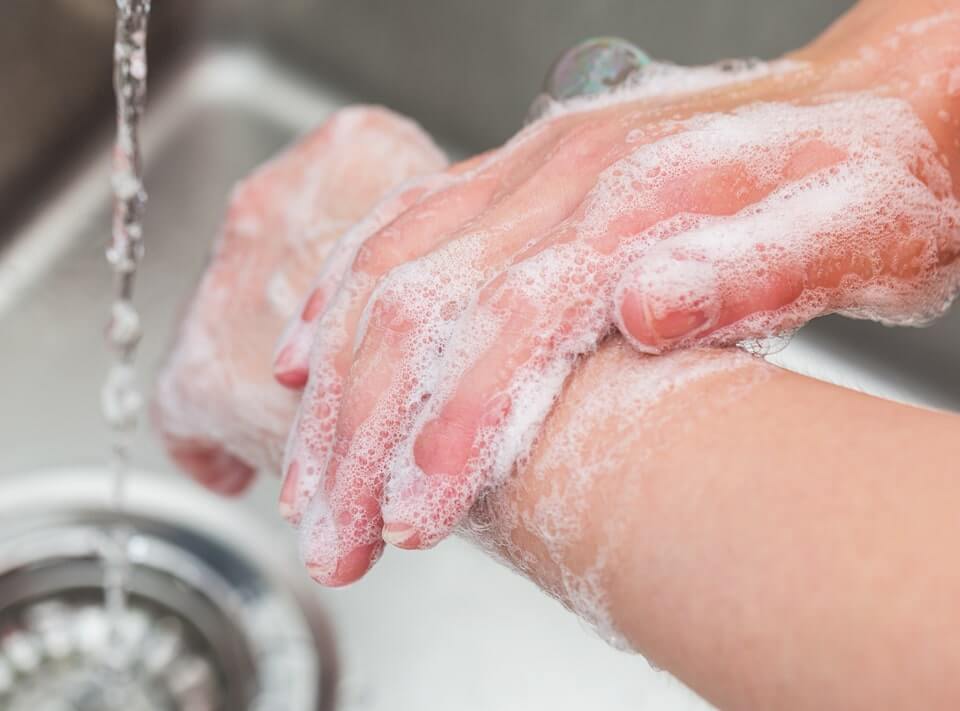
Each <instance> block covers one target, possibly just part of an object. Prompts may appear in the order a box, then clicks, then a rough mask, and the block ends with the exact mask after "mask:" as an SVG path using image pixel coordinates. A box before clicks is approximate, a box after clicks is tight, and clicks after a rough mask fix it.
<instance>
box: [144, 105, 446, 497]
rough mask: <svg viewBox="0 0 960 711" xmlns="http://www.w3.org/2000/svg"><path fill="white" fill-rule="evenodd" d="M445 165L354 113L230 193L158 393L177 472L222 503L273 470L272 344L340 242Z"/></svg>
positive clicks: (396, 127)
mask: <svg viewBox="0 0 960 711" xmlns="http://www.w3.org/2000/svg"><path fill="white" fill-rule="evenodd" d="M445 164H446V160H445V158H444V156H443V155H442V153H441V152H440V151H439V150H438V149H437V148H436V146H435V145H434V144H433V142H432V141H431V140H430V138H429V137H428V136H427V135H426V134H425V133H423V131H422V130H420V128H419V127H418V126H416V125H415V124H414V123H412V122H411V121H409V120H407V119H405V118H402V117H400V116H398V115H396V114H393V113H391V112H389V111H386V110H383V109H379V108H373V107H351V108H347V109H344V110H341V111H339V112H337V113H336V114H334V115H333V116H332V117H331V118H330V119H329V120H328V121H327V122H326V123H324V124H323V125H322V126H321V127H320V128H319V129H317V130H316V131H313V132H312V133H310V134H309V135H308V136H306V137H305V138H304V139H302V140H301V141H299V142H298V143H297V144H295V145H294V146H292V147H291V148H290V149H288V150H287V151H285V152H284V153H282V154H281V155H280V156H278V157H276V158H274V159H272V160H271V161H269V162H268V163H267V164H265V165H263V166H261V167H260V168H259V169H258V170H256V171H255V172H254V174H253V175H251V176H250V177H249V178H247V179H246V180H244V181H243V182H242V183H241V184H240V185H239V186H238V187H237V188H236V189H235V190H234V193H233V196H232V198H231V202H230V206H229V209H228V213H227V217H226V221H225V225H224V228H223V231H222V233H221V235H220V237H219V238H218V240H217V242H216V244H215V248H214V255H213V259H212V263H211V266H210V267H209V269H208V270H207V272H206V273H205V274H204V277H203V279H202V281H201V284H200V286H199V287H198V290H197V292H196V294H195V295H194V297H193V300H192V304H191V306H190V308H189V310H188V312H187V315H186V318H185V319H184V321H183V323H182V325H181V329H180V333H179V334H178V339H177V342H176V345H175V347H174V349H173V351H172V353H171V355H170V357H169V359H168V362H167V364H166V367H165V369H164V371H163V373H162V374H161V376H160V379H159V382H158V386H157V394H156V414H157V419H158V424H159V425H160V428H161V430H162V431H163V433H164V436H165V438H166V440H167V444H168V447H169V449H170V451H171V454H172V455H173V456H174V458H175V459H176V460H177V462H178V463H179V464H180V465H181V466H183V467H184V468H185V469H187V470H188V471H190V473H191V474H192V475H194V476H195V477H197V478H198V479H200V480H201V481H202V482H203V483H205V484H207V485H208V486H210V487H212V488H216V489H218V490H220V491H222V492H224V493H235V492H236V491H238V490H239V489H241V488H242V487H243V486H245V485H246V483H248V482H249V481H250V478H251V476H252V474H253V472H254V471H255V470H260V469H263V470H268V471H278V470H279V466H280V461H281V458H282V447H283V442H284V441H285V437H286V433H287V431H288V429H289V427H290V423H291V421H292V419H293V417H294V414H295V412H296V405H297V396H296V394H295V393H293V392H291V391H289V390H287V389H285V388H283V387H281V386H279V385H278V384H277V383H275V382H274V381H273V379H272V378H271V372H270V364H271V358H272V350H271V349H272V344H273V342H274V340H275V339H276V338H277V337H278V336H279V334H280V333H281V331H282V329H283V325H284V323H285V322H286V320H287V319H288V318H290V317H291V316H293V315H294V313H296V309H297V307H298V306H299V303H300V299H301V298H302V295H303V293H304V291H305V290H306V287H307V285H308V284H309V283H310V280H311V279H312V278H313V277H314V275H315V274H316V269H317V267H318V266H319V265H320V264H322V263H323V262H324V260H325V258H327V257H328V255H329V256H330V259H331V260H335V259H336V250H335V249H334V250H333V252H331V250H332V249H333V245H334V242H335V240H336V239H337V238H338V237H339V235H340V234H341V233H343V232H344V231H345V230H347V228H348V227H349V226H350V225H351V224H353V223H354V222H355V221H356V220H357V219H358V218H360V217H362V216H363V215H364V214H366V213H367V212H368V211H369V210H370V208H371V207H372V206H374V205H375V204H376V202H377V201H378V200H380V199H381V198H384V196H385V195H387V194H389V192H390V191H391V190H393V189H394V188H395V186H396V185H397V184H399V183H401V182H402V181H404V180H407V179H410V178H412V177H413V176H417V175H422V174H429V173H432V172H434V171H436V170H440V169H442V168H443V167H444V165H445ZM375 212H376V210H375Z"/></svg>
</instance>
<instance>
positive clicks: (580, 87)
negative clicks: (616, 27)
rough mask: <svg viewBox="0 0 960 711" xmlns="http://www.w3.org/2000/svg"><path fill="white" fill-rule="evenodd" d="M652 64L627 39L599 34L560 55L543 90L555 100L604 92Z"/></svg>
mask: <svg viewBox="0 0 960 711" xmlns="http://www.w3.org/2000/svg"><path fill="white" fill-rule="evenodd" d="M649 63H650V57H648V56H647V55H646V54H645V53H644V52H643V51H642V50H640V49H639V48H637V47H635V46H634V45H632V44H631V43H630V42H627V41H626V40H623V39H618V38H616V37H595V38H593V39H588V40H586V41H585V42H581V43H580V44H578V45H576V46H575V47H572V48H571V49H568V50H567V51H566V52H564V53H563V54H562V55H560V58H559V59H557V61H556V62H554V64H553V66H552V67H551V68H550V71H549V72H548V73H547V79H546V81H545V82H544V84H543V91H544V93H546V94H548V95H549V96H550V97H551V98H552V99H554V100H555V101H564V100H566V99H572V98H574V97H578V96H590V95H592V94H602V93H604V92H606V91H609V90H610V89H613V88H615V87H617V86H620V85H621V84H623V82H624V81H626V80H627V79H628V78H629V77H630V76H631V75H633V74H634V73H635V72H636V71H637V70H639V69H641V68H642V67H644V66H646V65H647V64H649Z"/></svg>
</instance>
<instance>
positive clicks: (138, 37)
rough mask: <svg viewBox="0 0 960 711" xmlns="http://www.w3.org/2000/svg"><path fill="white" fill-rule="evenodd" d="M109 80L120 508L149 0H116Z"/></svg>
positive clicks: (123, 558) (115, 547) (134, 326)
mask: <svg viewBox="0 0 960 711" xmlns="http://www.w3.org/2000/svg"><path fill="white" fill-rule="evenodd" d="M116 4H117V21H116V38H115V43H114V73H113V85H114V92H115V93H116V102H117V136H116V145H115V147H114V152H113V175H112V187H113V195H114V207H113V228H112V237H111V241H110V246H109V248H108V249H107V261H108V263H109V265H110V268H111V270H112V272H113V281H114V285H113V302H112V304H111V309H110V322H109V326H108V329H107V346H108V348H109V351H110V353H111V356H110V357H111V359H112V360H111V363H110V367H109V371H108V374H107V378H106V382H105V383H104V385H103V390H102V395H101V407H102V410H103V415H104V418H105V419H106V421H107V424H108V425H109V427H110V433H111V441H110V453H109V457H110V469H111V471H112V473H113V495H112V499H113V501H112V503H113V506H114V508H115V510H116V511H117V512H122V511H123V501H124V490H125V487H126V483H127V478H128V476H129V468H130V446H131V439H132V436H133V434H134V433H135V431H136V428H137V424H138V421H139V413H140V409H141V404H142V396H141V393H140V391H139V389H138V387H137V384H136V369H135V367H134V362H135V356H136V349H137V344H138V343H139V341H140V336H141V327H140V316H139V314H138V313H137V310H136V308H135V307H134V305H133V288H134V281H135V277H136V273H137V265H138V264H139V262H140V259H141V257H142V256H143V222H142V221H143V212H144V207H145V206H146V201H147V193H146V190H145V189H144V186H143V159H142V156H141V151H140V135H139V129H140V120H141V118H142V116H143V112H144V107H145V103H146V97H147V54H146V45H147V22H148V20H149V16H150V0H116ZM128 539H129V532H128V530H127V529H126V528H125V527H124V526H122V525H120V526H117V527H116V528H114V529H113V530H112V531H111V533H110V535H109V536H108V537H107V540H104V541H103V544H102V548H101V556H102V557H103V564H104V604H105V606H106V609H107V612H108V617H109V619H110V620H111V627H112V634H113V638H114V639H113V640H112V641H113V642H114V644H112V645H111V647H112V650H113V655H112V656H113V658H112V659H111V660H109V661H110V664H111V666H112V667H115V668H116V669H118V670H120V671H122V670H123V668H124V666H125V657H126V654H125V650H124V645H123V644H122V641H123V640H122V634H121V623H122V620H123V617H124V614H125V611H126V607H127V600H126V598H127V577H128V570H129V561H128V558H127V543H128Z"/></svg>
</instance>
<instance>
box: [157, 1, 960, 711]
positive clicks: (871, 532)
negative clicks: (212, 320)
mask: <svg viewBox="0 0 960 711" xmlns="http://www.w3.org/2000/svg"><path fill="white" fill-rule="evenodd" d="M878 6H879V3H875V4H865V5H864V6H863V7H862V8H861V10H860V11H859V14H855V15H853V16H851V18H849V19H848V20H847V21H846V23H845V25H842V26H841V28H842V27H846V28H847V30H846V31H849V32H852V34H854V35H856V36H861V35H862V33H863V31H865V30H864V29H863V28H860V30H859V32H853V31H852V30H851V29H850V28H853V27H855V26H856V25H857V23H863V24H864V27H866V28H872V27H876V26H878V25H877V24H875V23H879V22H880V21H879V20H877V19H876V18H875V17H872V16H870V15H872V14H873V13H879V14H880V15H883V12H881V11H880V10H879V9H878ZM913 7H914V8H916V7H917V6H916V5H914V6H913ZM868 11H869V12H868ZM888 12H891V13H892V12H899V10H896V11H894V10H890V11H888ZM887 19H888V20H889V19H890V18H889V17H888V18H887ZM901 19H902V18H899V17H898V18H897V21H898V22H899V21H900V20H901ZM878 31H879V30H878ZM843 32H844V30H842V29H841V30H835V31H834V32H833V33H832V34H828V35H827V38H826V39H824V40H823V44H822V45H821V46H820V51H822V52H824V55H823V56H825V57H826V56H828V53H833V52H838V51H839V50H838V49H837V47H838V46H844V44H845V42H848V41H849V40H844V41H841V40H840V39H838V37H842V35H843ZM808 51H812V50H808ZM830 56H833V55H830ZM834 59H835V57H834ZM824 61H826V60H824ZM831 61H833V59H831ZM823 81H827V79H823ZM944 101H946V100H944ZM940 106H941V104H938V103H936V101H933V102H932V103H931V104H930V108H929V110H930V111H934V110H935V111H939V110H940V108H939V107H940ZM934 118H935V117H930V124H931V129H932V130H933V129H937V128H938V126H939V129H938V130H939V135H938V139H937V140H938V141H942V142H945V143H944V150H945V152H947V151H949V149H950V145H949V143H950V140H951V139H950V138H949V137H948V135H947V133H945V129H944V128H943V127H942V126H940V124H937V123H936V121H934ZM940 123H941V124H942V122H940ZM951 155H953V154H952V153H951ZM951 165H957V162H956V161H951ZM458 170H460V171H466V170H469V167H463V166H460V167H458V168H455V169H453V171H452V173H456V171H458ZM481 183H482V181H480V182H479V183H478V184H481ZM478 190H479V188H478ZM468 192H469V191H468ZM448 197H449V196H448ZM461 197H464V200H462V201H460V206H461V207H462V208H463V209H464V210H466V209H467V207H469V205H468V203H469V202H470V200H469V199H467V198H468V197H469V196H461ZM455 202H456V201H455ZM881 237H882V236H881ZM894 248H895V247H894ZM245 254H246V258H247V259H251V258H252V257H251V254H250V252H249V251H248V252H246V253H245ZM394 256H395V255H394ZM238 258H239V256H238ZM377 258H379V257H378V256H377V253H376V252H371V253H370V254H368V255H367V256H366V257H364V259H377ZM895 263H898V262H896V260H891V262H890V264H891V265H894V264H895ZM841 268H842V267H841ZM314 269H316V266H314ZM817 273H818V274H820V273H823V270H817ZM904 276H906V277H915V276H917V275H915V274H905V275H904ZM833 278H836V277H835V275H834V276H833ZM236 288H238V289H242V288H243V285H237V286H236ZM761 296H762V295H761ZM308 303H309V302H308ZM758 303H759V304H761V305H762V304H763V303H765V302H763V301H762V300H761V301H759V302H758ZM203 305H204V304H203V302H202V301H199V302H196V303H195V305H194V307H193V308H194V309H202V308H203ZM273 318H276V317H273ZM236 323H237V327H236V328H234V329H232V330H227V329H224V330H223V331H222V332H221V335H220V338H221V339H222V341H221V342H220V343H219V344H218V345H219V347H220V348H221V349H222V352H223V353H225V354H234V353H241V352H243V351H245V350H246V349H247V346H248V344H253V346H254V349H255V350H257V351H260V350H261V349H263V348H269V347H270V345H265V344H266V343H267V339H265V338H264V337H263V336H262V335H261V334H260V333H259V332H258V331H257V330H256V329H251V328H249V327H247V324H246V323H245V322H244V321H242V320H241V319H238V320H237V322H236ZM272 328H274V326H271V329H272ZM658 333H659V331H658ZM630 335H631V336H632V337H633V338H634V339H638V334H630ZM271 345H272V344H271ZM361 350H362V349H361ZM281 352H282V351H281ZM666 359H671V360H666ZM673 359H676V360H673ZM718 359H719V361H720V362H721V365H723V364H725V363H726V362H727V360H729V361H730V363H729V365H730V367H729V368H727V367H723V368H720V369H719V370H717V371H716V372H712V373H709V374H708V375H706V376H704V377H701V378H698V379H695V380H693V381H691V382H689V383H686V384H685V385H683V386H682V387H677V388H676V389H674V390H672V391H671V392H669V393H668V394H667V395H665V396H662V397H656V398H653V399H651V400H649V402H647V401H644V402H647V404H646V406H645V407H646V409H645V410H644V412H643V416H642V417H641V416H639V415H638V414H637V413H634V412H623V411H610V410H604V409H603V408H599V409H598V408H597V407H596V402H595V400H596V398H595V395H596V393H597V392H598V390H599V389H600V388H601V387H602V386H603V385H604V384H607V385H609V384H614V385H617V386H622V387H618V389H626V384H627V383H630V384H633V385H635V386H636V387H637V388H638V389H639V391H643V390H644V389H645V388H646V387H647V386H648V385H650V384H651V383H650V380H651V372H652V371H651V368H653V367H659V365H662V364H673V363H676V364H678V365H681V366H683V367H682V368H680V369H679V372H686V371H689V370H696V369H697V368H698V367H700V366H702V365H709V364H712V363H715V362H717V360H718ZM174 375H175V373H174ZM280 376H281V378H283V379H284V380H285V382H286V384H287V385H288V386H289V385H297V384H298V383H299V382H302V377H301V376H298V375H297V374H296V372H295V371H289V370H283V369H281V372H280ZM260 377H261V376H258V378H260ZM185 382H189V381H188V380H186V381H185ZM218 396H222V397H223V398H224V401H223V403H222V405H223V406H222V407H218V408H217V410H216V413H215V414H216V416H217V417H223V418H226V419H227V420H229V419H230V418H232V417H236V416H237V415H235V414H231V413H230V410H231V406H236V405H237V403H236V401H235V400H233V399H232V398H233V393H232V392H231V391H229V390H228V391H226V392H222V393H219V394H218ZM176 414H177V413H176V412H173V411H170V410H168V411H167V412H166V415H165V416H169V417H175V416H176ZM224 424H229V423H220V425H221V426H222V425H224ZM957 424H958V421H957V418H956V417H953V416H948V415H942V414H936V413H929V412H924V411H920V410H915V409H911V408H906V407H901V406H897V405H893V404H890V403H885V402H882V401H879V400H875V399H872V398H867V397H864V396H862V395H858V394H855V393H852V392H849V391H845V390H842V389H838V388H834V387H832V386H827V385H824V384H821V383H815V382H813V381H810V380H808V379H805V378H802V377H799V376H795V375H792V374H787V373H782V372H781V371H778V370H776V369H773V368H771V367H770V366H767V365H765V364H763V363H762V362H759V361H750V362H746V363H744V362H743V361H742V360H741V357H740V356H737V355H736V354H731V353H725V352H711V351H697V352H690V353H681V354H678V355H669V356H663V357H662V358H661V359H654V358H650V357H648V356H643V355H639V354H637V353H636V352H634V351H633V350H632V349H631V348H629V347H628V346H626V345H625V343H624V342H623V341H622V340H621V339H619V338H613V339H610V340H608V341H607V342H606V343H605V344H604V345H603V346H602V347H601V348H600V350H599V351H598V352H597V353H596V354H595V355H593V356H591V357H589V358H585V359H583V360H582V361H581V362H580V364H579V365H578V367H577V369H576V370H575V372H574V374H573V375H572V376H571V378H569V379H568V380H567V381H566V384H565V385H564V389H563V393H562V394H561V396H560V397H559V398H558V399H557V401H556V403H555V405H554V407H553V408H552V410H551V413H550V415H549V417H548V418H547V420H546V422H545V423H544V426H543V430H542V432H541V434H540V436H539V438H538V439H537V442H536V445H535V447H534V448H533V450H532V452H531V455H530V457H529V458H528V459H527V460H526V461H525V462H523V463H522V465H521V466H520V467H519V468H518V469H517V470H516V472H515V473H514V476H512V477H511V478H510V479H509V480H507V481H506V482H505V483H504V484H502V485H501V486H499V487H498V488H496V489H494V490H492V491H489V492H487V493H486V494H484V495H483V496H482V498H481V499H480V501H479V502H477V503H476V504H475V505H474V506H473V507H472V509H471V510H470V514H469V520H468V521H467V528H468V530H469V532H470V533H471V534H472V535H473V536H474V537H476V538H478V539H479V540H480V542H481V543H482V544H483V545H485V546H487V547H488V548H490V549H492V550H495V551H497V552H498V553H499V555H501V556H504V557H506V558H507V560H508V561H509V562H510V563H511V564H512V565H514V566H515V567H517V568H518V569H520V570H522V571H523V572H524V573H525V574H527V575H528V576H530V577H531V578H532V579H533V580H535V581H536V582H538V583H539V584H540V585H541V586H543V587H544V588H545V589H546V590H548V591H550V592H552V593H553V594H555V595H557V596H558V597H560V598H561V599H563V600H564V601H565V602H567V603H568V604H570V605H571V606H573V607H574V608H575V609H577V610H578V611H580V612H582V613H585V614H588V615H589V614H591V612H597V610H590V609H589V608H588V607H584V605H583V603H582V600H580V599H578V593H579V590H578V588H577V586H576V584H575V583H576V579H577V578H578V576H579V574H580V573H581V572H585V571H588V570H590V571H592V572H593V574H594V575H595V576H596V577H597V578H598V580H599V590H600V592H601V593H602V594H601V596H600V599H599V601H598V605H599V607H600V608H602V610H600V611H602V612H603V614H604V615H605V616H606V617H607V618H608V620H607V621H608V623H609V624H610V625H611V626H612V628H613V629H614V630H616V631H618V632H619V633H620V634H621V635H622V636H623V637H624V638H625V639H626V640H627V641H628V642H629V643H630V644H631V645H632V646H633V647H635V648H636V649H638V650H640V651H642V652H643V653H644V654H646V655H647V656H649V657H650V658H651V659H652V660H653V661H654V662H656V663H658V664H659V665H661V666H663V667H664V668H666V669H668V670H670V671H671V672H673V673H674V674H676V675H677V676H678V677H679V678H681V679H682V680H684V681H685V682H686V683H688V684H689V685H690V686H691V687H692V688H694V689H695V690H697V691H698V692H700V693H701V694H703V695H704V696H705V697H707V698H708V699H711V700H713V701H714V702H716V703H718V704H719V705H721V706H723V707H725V708H744V709H747V708H783V709H805V708H825V707H826V708H853V709H856V708H878V707H884V708H887V707H894V708H918V707H919V708H954V707H956V705H957V703H958V701H960V687H958V684H957V681H956V679H955V678H954V677H953V676H951V675H950V674H949V673H948V672H947V671H945V670H950V669H955V668H956V667H957V662H958V661H960V647H958V645H957V643H956V641H955V639H954V636H953V635H951V634H949V633H947V632H944V630H951V629H954V628H956V625H957V623H958V622H960V620H958V619H957V618H958V616H960V613H958V608H957V606H956V604H955V601H956V600H957V599H960V595H958V593H960V569H958V568H957V566H956V564H955V561H954V560H953V558H954V556H953V548H954V547H953V546H952V541H954V540H956V535H957V534H958V533H960V531H958V530H957V528H958V527H960V521H958V520H957V517H956V516H955V511H956V510H957V507H958V504H960V484H958V483H957V482H955V481H952V478H951V476H950V471H951V464H952V463H953V462H954V461H955V460H956V454H957V452H956V447H955V445H952V442H954V441H955V440H956V436H955V433H956V427H957ZM214 429H217V428H214ZM207 434H208V436H209V433H207ZM261 435H262V433H260V434H251V435H250V436H261ZM270 438H272V439H270ZM577 443H579V444H580V446H572V445H576V444H577ZM257 444H258V447H259V451H262V452H267V453H269V454H268V455H267V456H265V460H266V461H265V462H264V463H263V464H261V466H276V465H278V464H279V459H278V457H279V450H280V449H281V448H282V436H281V435H277V434H276V432H273V431H271V432H270V433H268V434H267V436H266V437H265V439H264V441H262V442H259V443H257ZM558 452H559V453H560V454H562V455H563V456H558V454H557V453H558ZM598 452H616V453H617V456H618V457H619V460H618V461H619V463H618V461H616V460H611V462H610V463H609V466H608V467H606V469H605V470H604V472H603V475H602V476H593V477H587V478H584V477H583V471H584V470H587V469H589V468H590V467H591V466H593V465H594V464H595V462H596V454H597V453H598ZM270 457H277V458H276V459H274V460H272V461H271V460H270ZM558 462H560V464H558ZM215 468H216V467H214V469H215ZM905 472H908V473H909V476H906V475H905ZM954 478H955V477H954ZM372 486H374V488H376V486H377V484H376V482H374V483H373V484H372ZM564 494H571V495H564ZM573 494H575V495H573ZM554 500H557V501H559V502H560V503H561V507H560V512H561V514H563V518H564V520H565V521H567V522H568V523H570V529H569V530H571V531H573V535H569V536H560V537H559V538H558V537H557V535H556V531H555V530H553V529H552V528H544V526H543V524H542V519H540V518H538V517H537V516H536V515H534V514H537V513H538V512H540V511H541V510H542V509H543V506H544V502H545V501H546V502H553V501H554ZM293 513H294V512H292V511H291V512H290V515H293ZM372 513H373V515H374V516H376V515H377V514H378V512H377V511H373V512H372ZM378 554H379V550H378V549H370V550H363V551H360V553H359V554H353V555H351V556H348V557H347V558H345V559H343V560H340V561H338V563H337V565H336V566H335V568H334V571H333V575H332V576H330V575H328V576H327V577H325V578H324V581H325V582H328V583H333V584H344V583H348V582H351V581H352V580H355V579H356V578H357V577H359V576H360V575H362V574H363V573H364V572H365V571H366V570H367V568H368V567H369V565H370V564H371V562H372V561H373V560H374V559H375V558H376V556H377V555H378ZM598 561H602V563H601V564H599V565H598V563H597V562H598ZM324 572H325V575H326V571H324ZM571 581H573V582H571Z"/></svg>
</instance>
